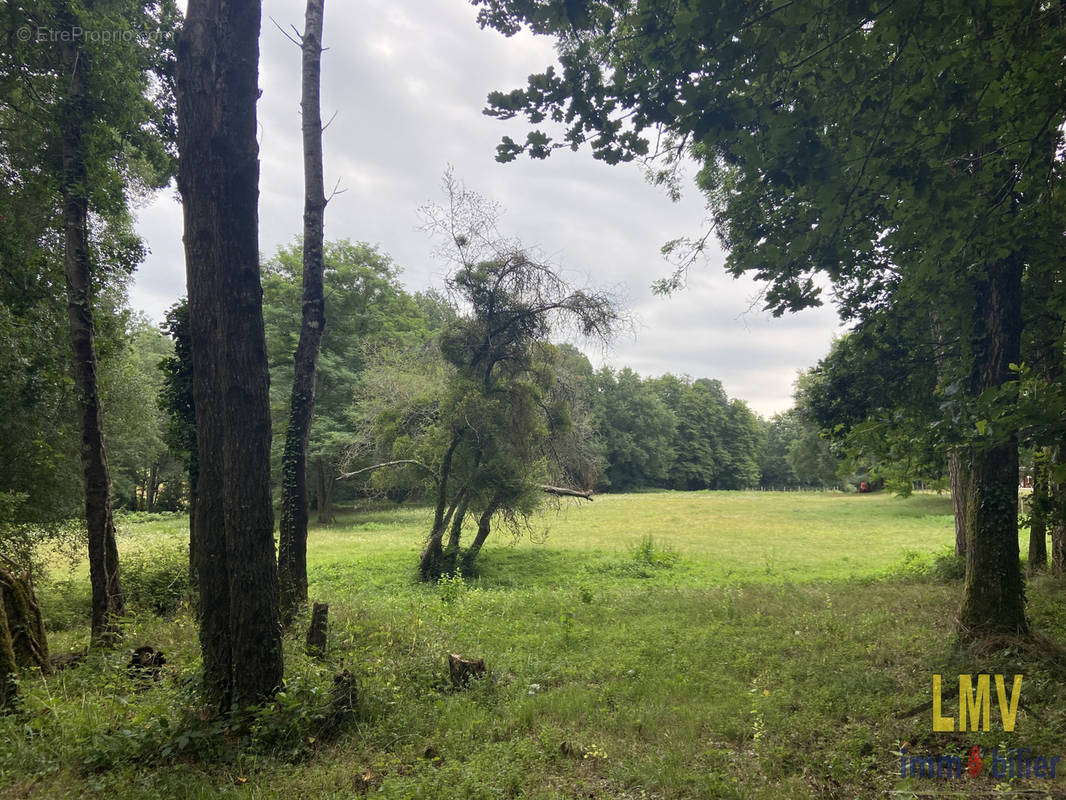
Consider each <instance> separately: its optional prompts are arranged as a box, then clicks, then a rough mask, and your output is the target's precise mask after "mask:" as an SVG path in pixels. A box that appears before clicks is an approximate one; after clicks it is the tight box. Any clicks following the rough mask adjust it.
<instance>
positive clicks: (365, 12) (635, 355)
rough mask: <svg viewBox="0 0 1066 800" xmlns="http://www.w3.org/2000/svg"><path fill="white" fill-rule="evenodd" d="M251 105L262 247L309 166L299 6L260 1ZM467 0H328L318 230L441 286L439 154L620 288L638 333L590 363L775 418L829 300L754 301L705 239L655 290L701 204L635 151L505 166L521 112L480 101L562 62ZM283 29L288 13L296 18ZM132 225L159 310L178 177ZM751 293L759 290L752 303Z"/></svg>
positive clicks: (178, 270)
mask: <svg viewBox="0 0 1066 800" xmlns="http://www.w3.org/2000/svg"><path fill="white" fill-rule="evenodd" d="M263 16H264V19H263V33H262V39H261V53H262V55H261V58H262V62H261V67H260V85H261V87H262V89H263V97H262V99H261V101H260V104H259V123H260V128H259V130H260V134H259V139H260V146H261V161H262V164H261V182H260V249H261V250H262V252H263V253H264V254H267V255H269V254H271V253H273V252H274V251H275V250H276V249H277V248H278V247H279V246H281V245H285V244H288V243H290V242H292V241H293V239H294V238H295V237H296V236H297V235H298V234H299V233H300V231H301V228H302V214H303V173H302V149H301V139H300V116H299V101H300V52H299V50H298V48H297V47H296V46H295V45H294V44H292V43H291V42H290V41H289V40H288V39H286V38H285V37H284V36H283V35H282V33H281V32H279V31H278V29H277V28H276V27H275V26H274V24H273V23H272V22H271V21H270V19H269V18H270V17H273V19H274V20H276V21H277V23H278V24H279V25H281V26H282V27H285V28H286V29H289V26H290V25H295V26H296V27H297V28H302V26H303V4H302V3H300V2H295V1H294V0H288V1H287V2H282V1H281V0H266V1H265V2H264V3H263ZM475 16H476V11H475V9H473V8H472V7H471V6H469V5H468V4H467V3H466V2H465V1H464V0H432V1H430V0H407V1H406V2H404V3H403V4H398V3H395V2H385V1H384V0H371V1H370V2H362V3H360V4H359V6H358V14H354V13H353V9H352V7H351V6H349V5H348V4H347V3H338V2H336V0H328V2H327V3H326V16H325V32H324V36H323V41H324V45H325V46H326V47H327V48H328V50H327V51H326V53H325V54H324V58H323V72H322V75H323V86H322V116H323V119H324V120H328V119H329V118H330V117H331V116H332V115H333V114H334V112H336V117H335V118H334V119H333V121H332V123H331V124H330V125H329V127H328V129H327V130H326V132H325V136H324V148H325V174H326V183H327V193H329V192H330V190H331V189H332V188H333V187H334V185H335V184H337V185H339V188H340V189H342V190H343V193H341V194H338V195H336V196H335V197H333V199H332V200H331V202H330V204H329V207H328V209H327V211H326V238H327V239H343V238H349V239H352V240H356V241H360V240H361V241H367V242H371V243H375V244H378V245H379V246H380V247H381V249H382V250H383V251H384V252H386V253H388V254H389V255H391V256H392V257H393V259H394V260H395V262H396V263H397V265H398V266H399V267H400V268H401V269H402V270H403V274H402V280H403V283H404V284H405V285H406V286H407V287H408V288H409V289H411V290H412V291H414V290H418V289H423V288H426V287H428V286H440V285H441V282H442V279H443V276H444V274H445V272H446V271H447V265H446V264H445V263H443V262H442V261H440V260H439V259H437V258H435V257H434V255H433V251H434V249H435V244H434V242H432V241H431V240H430V239H429V238H427V236H426V235H425V234H424V233H423V232H421V231H420V230H419V228H420V225H421V219H420V217H419V214H418V209H419V207H420V206H423V205H424V204H426V203H430V202H432V203H439V202H441V201H442V200H443V196H442V195H441V193H440V181H441V177H442V175H443V173H444V171H445V169H446V168H448V167H449V166H451V167H452V169H453V170H454V173H455V175H456V177H458V178H460V179H461V180H463V181H464V182H465V183H466V184H467V186H468V187H469V188H471V189H474V190H475V191H477V192H479V193H481V194H483V195H485V196H486V197H487V198H490V199H492V200H495V201H498V202H499V203H501V205H502V206H503V207H504V209H505V212H506V213H505V215H504V217H503V218H502V220H501V224H500V228H501V230H502V231H503V232H504V233H506V234H507V235H513V236H516V237H518V238H520V239H521V240H522V241H523V242H524V243H525V244H527V245H531V246H536V247H537V248H538V249H539V250H540V251H541V252H542V253H544V254H547V255H548V256H550V257H551V259H552V260H553V262H554V263H556V264H557V265H558V266H559V267H560V268H562V269H563V270H564V271H565V273H566V275H567V277H568V278H570V279H571V280H572V281H574V282H576V283H579V284H588V285H591V286H595V287H598V288H609V289H614V290H616V291H617V292H618V293H619V294H620V295H622V296H624V297H625V298H626V300H627V302H628V303H629V306H630V310H631V312H632V313H633V314H634V317H635V319H636V324H635V326H634V328H633V330H632V331H628V332H625V333H622V334H620V335H619V337H618V338H617V340H616V341H615V342H614V343H613V344H612V346H611V347H610V348H608V349H607V350H604V351H600V350H599V349H592V350H591V351H590V352H589V356H590V358H592V359H593V361H594V362H595V363H597V364H600V363H608V364H610V365H612V366H615V367H619V368H620V367H623V366H630V367H632V368H633V369H635V370H637V371H638V372H640V373H641V374H643V375H658V374H661V373H663V372H673V373H675V374H679V375H680V374H688V375H691V376H692V377H710V378H718V379H719V380H721V381H722V383H723V385H724V386H725V389H726V391H727V392H728V393H729V394H730V396H733V397H740V398H742V399H744V400H746V401H747V402H748V403H749V404H750V405H751V407H752V409H753V410H754V411H756V412H757V413H759V414H762V415H764V416H768V415H770V414H773V413H775V412H778V411H782V410H784V409H786V408H788V407H789V406H790V405H791V397H790V395H791V386H792V382H793V380H794V378H795V373H796V370H798V369H803V368H806V367H808V366H810V365H812V364H814V363H815V362H816V361H817V360H818V358H820V357H821V356H823V355H824V354H825V352H826V351H827V350H828V347H829V343H830V341H831V337H832V336H833V334H834V333H835V332H836V331H837V330H838V320H837V317H836V314H835V313H834V312H833V311H832V310H831V309H827V308H821V309H814V310H811V311H807V312H803V313H801V314H798V315H790V316H787V317H782V318H779V319H773V318H772V317H771V316H770V315H768V314H765V313H764V312H761V311H760V310H759V305H758V303H757V302H755V301H756V298H757V297H758V294H759V286H758V285H757V284H756V283H754V282H753V281H750V280H739V281H738V280H733V279H732V278H731V277H729V276H728V275H727V274H726V273H725V272H724V270H723V269H722V262H723V255H722V254H721V253H720V251H717V250H715V249H713V248H712V249H711V250H710V252H709V255H708V257H707V259H706V261H705V262H704V263H701V264H699V265H697V266H696V267H695V268H694V269H693V270H692V272H691V274H690V276H689V281H688V286H687V288H686V289H684V290H681V291H679V292H678V293H676V294H674V295H672V296H670V297H658V296H655V295H653V293H652V292H651V289H650V286H651V283H652V281H654V280H655V279H657V278H661V277H664V276H666V275H668V274H669V273H670V271H671V265H670V264H668V263H667V262H666V261H665V260H664V259H663V258H662V256H661V255H660V248H661V247H662V245H663V243H664V242H666V241H668V240H671V239H674V238H677V237H680V236H696V235H699V234H700V233H701V232H702V231H703V230H704V229H705V226H706V220H705V217H706V214H705V211H704V208H703V205H702V203H701V201H700V198H699V196H698V193H697V192H696V191H695V189H694V188H693V187H691V185H689V186H688V187H686V188H687V191H686V193H685V197H684V198H683V199H682V201H681V202H680V203H672V202H671V201H670V200H669V198H668V197H667V196H666V195H665V193H664V192H663V191H662V190H661V189H657V188H655V187H652V186H649V185H648V184H647V183H646V182H645V180H644V176H643V173H642V171H641V169H640V167H639V166H637V165H620V166H616V167H608V166H606V165H604V164H602V163H600V162H597V161H595V160H594V159H593V158H592V157H591V156H590V155H589V153H588V152H587V151H583V152H578V153H572V152H570V151H560V152H557V153H556V154H554V155H553V156H552V157H551V158H549V159H548V160H546V161H543V162H531V161H529V160H525V161H521V162H516V163H513V164H506V165H503V164H497V163H496V162H495V160H494V156H495V147H496V144H497V143H498V142H499V140H500V138H501V137H502V136H503V135H511V136H512V137H514V138H516V139H519V140H521V139H524V137H525V130H526V127H525V126H524V125H523V124H522V123H521V122H520V121H512V122H507V123H504V122H500V121H498V120H495V119H492V118H490V117H486V116H484V115H483V114H482V113H481V112H482V109H483V108H484V106H485V97H486V95H487V94H488V92H489V91H491V90H493V89H502V90H509V89H512V88H516V87H518V86H521V85H524V83H525V79H526V76H528V75H529V74H530V73H533V72H539V71H541V70H542V69H543V68H544V67H545V66H546V65H547V64H548V63H550V62H551V61H552V60H553V54H552V50H551V46H550V43H549V42H548V41H547V40H539V39H534V38H533V37H531V36H526V35H519V36H516V37H512V38H510V39H508V38H505V37H503V36H501V35H499V34H497V33H495V32H494V31H482V30H480V29H479V28H478V26H477V24H476V23H475V21H474V20H475ZM290 32H291V29H290ZM138 216H139V224H138V230H139V231H140V232H141V234H142V235H143V236H144V237H145V239H146V241H147V243H148V245H149V247H150V249H151V255H150V256H149V258H148V259H147V261H146V263H145V264H144V265H143V266H142V267H141V269H140V271H139V272H138V274H137V277H136V282H135V284H134V286H133V288H132V290H131V302H132V303H133V305H134V307H135V308H140V309H143V310H145V311H146V312H148V313H149V314H150V315H151V316H152V317H154V318H156V319H160V318H161V316H162V313H163V311H164V310H165V309H166V308H167V307H168V306H170V305H171V304H172V303H173V302H174V301H175V300H176V299H177V298H178V297H180V296H181V295H183V294H184V291H185V267H184V256H183V253H182V249H181V211H180V207H179V206H178V204H177V202H176V200H175V197H174V192H173V191H172V190H171V191H168V192H164V193H162V194H160V195H159V196H158V197H156V198H155V199H154V201H153V202H152V203H151V204H149V205H147V206H146V207H145V208H143V209H141V211H140V213H139V215H138ZM753 302H755V305H754V307H753Z"/></svg>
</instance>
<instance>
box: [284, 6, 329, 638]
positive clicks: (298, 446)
mask: <svg viewBox="0 0 1066 800" xmlns="http://www.w3.org/2000/svg"><path fill="white" fill-rule="evenodd" d="M324 2H325V0H307V13H306V17H305V23H304V32H303V37H302V39H301V49H302V51H303V97H302V99H301V101H300V109H301V112H302V114H303V149H304V235H303V320H302V324H301V325H300V341H299V343H298V344H297V346H296V354H295V356H294V359H295V367H294V370H293V380H292V399H291V401H290V403H289V429H288V432H287V433H286V435H285V449H284V450H283V452H282V455H281V533H280V541H279V545H278V579H279V584H280V588H281V614H282V618H283V619H285V620H290V619H291V618H292V616H293V614H294V613H295V611H296V609H297V608H298V607H299V606H300V605H302V604H304V603H306V602H307V445H308V442H309V441H310V437H311V420H312V418H313V416H314V412H315V377H316V374H317V371H318V352H319V348H320V345H321V342H322V332H323V331H324V330H325V327H326V305H325V297H324V291H323V285H322V281H323V272H324V270H325V264H324V260H323V254H322V238H323V231H322V228H323V218H324V215H325V211H326V195H325V190H324V188H323V179H322V115H321V111H320V103H319V84H320V75H321V68H322V13H323V5H324Z"/></svg>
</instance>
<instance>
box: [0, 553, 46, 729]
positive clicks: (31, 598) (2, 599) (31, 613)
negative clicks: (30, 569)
mask: <svg viewBox="0 0 1066 800" xmlns="http://www.w3.org/2000/svg"><path fill="white" fill-rule="evenodd" d="M4 561H5V562H7V564H8V566H9V567H10V569H8V568H6V567H4V566H0V711H4V710H8V709H10V708H12V707H13V706H14V704H15V701H16V699H17V697H18V681H17V676H18V670H19V668H20V667H38V668H39V669H40V670H41V671H42V672H49V671H50V669H51V665H50V664H49V661H48V640H47V638H46V637H45V631H44V623H43V622H42V620H41V609H40V606H38V604H37V598H36V596H35V595H34V593H33V583H32V582H31V580H30V578H29V575H28V574H26V573H22V574H20V572H19V570H17V569H15V568H14V567H15V565H14V564H12V563H11V562H10V561H8V560H7V559H4Z"/></svg>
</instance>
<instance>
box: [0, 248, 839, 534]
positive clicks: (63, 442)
mask: <svg viewBox="0 0 1066 800" xmlns="http://www.w3.org/2000/svg"><path fill="white" fill-rule="evenodd" d="M299 253H300V249H299V245H298V244H294V245H292V246H289V247H285V248H282V249H280V250H279V251H278V252H277V253H276V254H275V255H274V256H273V257H271V258H270V259H268V260H267V261H266V262H265V263H264V265H263V276H264V277H263V292H264V318H265V323H266V335H267V352H268V357H269V362H270V368H271V409H272V415H273V417H274V420H275V424H276V426H277V427H279V428H280V426H281V424H282V422H283V420H284V419H285V418H286V417H287V414H288V401H289V398H288V396H287V394H288V387H289V386H290V385H291V380H292V353H293V350H294V348H295V340H296V336H297V334H298V330H299V319H300V269H299V267H300V261H299ZM325 280H326V286H327V301H326V302H327V313H328V314H329V319H330V324H329V327H328V328H327V329H326V332H325V334H324V336H323V344H322V354H321V356H320V359H319V375H318V385H317V402H316V413H315V419H314V424H313V426H312V434H311V443H310V448H309V460H308V474H309V493H310V499H311V503H312V507H313V508H314V509H315V510H316V512H317V516H318V520H319V521H320V522H329V521H331V520H332V518H333V514H334V504H335V502H341V503H351V502H353V501H354V500H355V499H356V498H359V497H362V496H365V495H366V494H367V493H368V492H369V493H383V494H387V495H388V496H389V497H391V498H393V499H396V500H402V499H405V498H408V497H411V496H412V493H414V494H415V495H421V494H422V491H423V488H424V487H422V485H421V483H420V482H419V481H418V480H414V481H412V480H410V479H399V478H393V479H392V480H386V479H384V478H382V477H377V478H374V477H373V476H369V475H368V476H366V477H365V478H361V479H359V480H351V479H349V480H339V478H340V476H341V474H342V473H344V472H345V471H350V470H351V469H354V468H356V467H358V466H360V465H366V464H368V463H370V461H371V460H372V456H375V457H376V456H386V455H390V454H393V453H399V452H401V451H402V450H403V448H404V447H405V446H407V444H406V443H408V442H409V435H410V432H409V431H407V432H404V431H401V430H399V429H398V428H397V427H396V426H397V425H399V424H400V422H399V421H398V420H397V419H396V416H397V413H398V409H399V408H400V407H401V406H402V405H403V404H404V403H408V404H409V405H410V408H409V410H410V409H414V408H415V407H419V408H420V409H421V410H420V411H419V412H418V413H422V414H425V415H430V416H432V415H433V414H435V413H437V411H438V408H439V403H440V402H441V397H440V396H439V395H438V394H435V391H436V388H435V387H439V386H440V385H442V384H443V380H444V376H445V375H446V373H447V372H448V370H449V365H448V363H447V361H446V359H445V358H444V356H443V355H442V353H441V350H440V337H441V334H442V333H443V332H444V330H445V329H446V327H447V326H448V324H449V322H450V321H452V320H454V319H455V318H456V315H457V314H458V311H457V308H456V306H455V304H454V303H452V302H451V301H450V300H449V299H448V298H447V297H446V296H445V295H443V294H440V293H436V292H433V291H427V292H419V293H410V292H408V291H406V290H405V289H404V288H403V287H402V285H401V284H400V282H399V269H398V268H397V267H396V266H395V265H394V264H393V263H392V261H391V259H389V257H388V256H387V255H385V254H383V253H381V252H380V251H379V250H377V249H376V248H373V247H371V246H369V245H366V244H362V243H351V242H347V241H342V242H332V243H329V244H328V245H327V247H326V275H325ZM31 299H32V298H31V297H27V296H24V295H20V296H19V297H18V298H17V299H9V298H5V303H4V304H3V305H2V306H0V310H2V311H3V313H5V314H7V319H8V323H7V328H8V330H9V332H10V334H11V335H9V336H6V337H4V343H5V346H6V347H7V348H8V349H10V350H12V352H13V353H14V352H16V351H19V352H21V353H23V355H20V356H18V357H15V356H12V357H11V358H4V359H3V360H2V362H0V369H2V370H3V375H4V380H3V382H2V384H0V385H2V386H3V387H4V393H3V396H2V399H3V402H4V404H5V409H7V413H5V414H4V415H3V420H4V425H5V436H4V437H3V448H4V450H3V465H4V467H5V469H4V470H3V475H4V479H5V485H4V487H3V493H4V495H3V496H4V498H5V499H4V505H3V509H2V513H3V522H4V524H5V526H6V531H7V532H6V533H5V540H7V541H11V540H13V539H14V538H15V532H14V530H15V526H18V525H22V530H23V531H24V532H25V531H27V530H28V529H29V528H32V527H34V526H40V525H43V524H44V523H46V522H50V523H54V524H57V525H58V524H59V523H61V522H63V521H66V520H69V519H71V518H75V517H76V516H77V499H78V498H77V493H76V492H72V491H71V487H70V482H71V481H74V483H75V486H76V483H77V463H76V458H77V453H76V441H77V430H76V427H75V426H74V425H73V422H72V417H71V415H70V413H69V411H68V410H66V407H65V406H64V397H69V392H70V385H69V378H67V376H66V374H65V354H64V353H63V352H62V348H61V347H58V346H57V348H56V350H55V352H52V351H51V350H49V349H47V348H42V347H40V341H41V340H40V339H37V338H34V337H33V336H32V328H31V327H30V326H29V324H28V323H23V324H21V325H16V323H15V322H14V320H13V318H12V315H13V311H12V308H14V307H15V306H16V305H18V306H19V308H21V309H25V308H26V307H27V304H28V303H29V302H30V300H31ZM108 299H109V302H110V303H111V304H112V305H111V306H110V307H109V310H108V312H107V314H101V315H100V316H101V319H102V323H103V324H102V325H101V330H102V331H103V334H102V335H101V337H100V341H101V345H100V350H101V368H100V372H101V375H100V385H101V393H102V398H103V405H104V407H105V408H106V410H107V415H106V417H105V426H106V427H105V436H106V440H107V442H108V445H109V453H110V460H111V471H112V476H113V477H112V484H113V494H114V502H115V505H116V507H117V508H121V509H125V510H129V511H148V512H152V511H179V510H187V508H188V501H189V486H188V478H187V472H186V470H187V467H188V465H189V456H190V453H189V451H190V449H191V441H192V440H191V437H190V434H189V433H187V432H183V427H182V426H183V419H184V417H183V415H186V416H187V415H188V413H189V409H188V408H187V407H186V406H187V405H188V403H189V400H188V397H187V392H186V393H185V394H183V393H182V392H181V391H179V390H176V389H175V388H174V386H173V384H174V377H173V376H174V374H175V371H176V372H177V373H179V374H180V372H181V366H180V363H179V362H177V361H176V358H175V355H174V342H173V340H172V337H171V336H168V335H167V332H166V331H165V330H163V329H162V328H160V327H159V326H157V325H155V324H154V323H152V322H151V321H150V320H148V319H147V318H145V317H144V316H141V315H137V314H134V313H132V312H130V311H129V310H127V309H126V308H125V304H126V303H125V300H124V294H123V292H122V286H121V284H115V285H114V286H113V287H112V291H111V294H110V295H108ZM39 302H40V303H43V301H39ZM39 307H40V308H41V312H40V313H45V308H46V306H44V305H41V306H39ZM21 313H22V314H23V315H26V314H28V312H27V311H25V310H23V311H22V312H21ZM35 313H36V312H35ZM53 313H58V307H57V308H55V311H54V312H53ZM182 313H183V305H179V306H178V307H176V308H175V309H174V310H172V311H171V312H170V313H169V314H168V322H167V325H166V328H167V329H168V330H169V331H171V332H172V333H174V335H176V336H180V335H181V325H180V324H179V322H178V320H180V319H181V315H182ZM24 318H25V316H24ZM19 348H21V350H19ZM555 353H556V355H555V356H554V358H555V359H556V365H555V369H556V371H557V372H558V374H559V375H560V376H565V381H566V385H567V387H568V388H567V392H568V393H567V395H566V403H567V404H568V413H569V414H570V416H571V418H572V421H573V423H574V424H575V425H576V426H577V427H578V428H579V429H580V435H579V436H577V437H576V440H580V444H571V450H575V449H579V450H580V453H576V451H575V452H571V453H570V454H569V455H567V456H565V457H563V458H562V459H561V463H565V465H566V474H565V475H558V476H555V478H556V479H558V480H561V481H564V482H566V483H568V484H571V485H573V486H576V487H579V488H581V489H584V490H595V491H618V492H621V491H635V490H636V491H639V490H645V489H676V490H693V489H750V488H755V487H759V486H762V487H765V488H779V489H780V488H798V487H801V486H802V487H819V486H834V485H837V483H838V482H839V479H838V478H837V476H836V469H837V465H838V463H839V462H838V460H837V459H836V458H835V457H833V456H832V455H831V454H830V453H829V452H828V448H827V444H826V442H825V440H824V439H823V438H821V437H820V436H819V435H818V431H817V427H816V426H815V425H814V424H812V423H810V422H807V421H805V420H804V419H803V418H801V416H800V415H799V414H798V413H797V412H796V411H789V412H786V413H783V414H779V415H775V416H774V417H773V418H772V419H770V420H763V419H760V418H758V417H757V416H756V415H755V414H754V413H753V412H752V411H751V410H750V409H749V408H748V406H747V405H746V404H745V403H744V401H743V400H740V399H737V398H730V397H728V395H727V394H726V391H725V389H724V388H723V386H722V384H721V383H720V382H719V381H717V380H713V379H708V378H698V379H691V378H689V377H687V376H681V377H678V376H674V375H671V374H664V375H661V376H658V377H642V376H640V375H638V374H637V373H635V372H634V371H633V370H631V369H629V368H628V367H626V368H622V369H618V370H616V369H613V368H610V367H603V368H600V369H598V370H597V369H595V368H594V367H593V366H592V364H591V362H590V361H589V359H588V358H587V357H586V356H585V355H584V354H583V353H581V352H580V350H578V349H577V348H575V347H574V346H572V345H568V344H562V345H558V346H556V347H555ZM48 359H51V361H50V363H51V365H52V366H51V367H47V366H46V362H47V361H48ZM179 384H180V380H179ZM183 404H184V405H183ZM435 404H437V406H438V407H436V408H435V407H434V405H435ZM411 413H412V414H413V413H415V412H414V411H413V410H412V411H411ZM407 423H408V424H410V420H407ZM576 440H575V441H576ZM281 446H282V440H281V438H280V437H275V438H274V469H273V473H274V476H275V486H276V485H277V476H278V475H279V473H280V457H281ZM556 446H557V447H562V446H563V443H562V442H559V443H556ZM546 479H547V476H546ZM70 495H72V496H70ZM68 496H70V497H69V499H67V500H63V499H62V498H66V497H68Z"/></svg>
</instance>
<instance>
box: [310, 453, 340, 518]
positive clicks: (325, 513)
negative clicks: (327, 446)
mask: <svg viewBox="0 0 1066 800" xmlns="http://www.w3.org/2000/svg"><path fill="white" fill-rule="evenodd" d="M315 478H316V480H315V505H317V506H318V521H319V522H320V523H321V524H323V525H332V524H333V489H334V487H335V486H336V484H337V478H336V476H335V475H334V474H333V472H332V470H329V469H327V467H326V462H325V459H322V458H319V459H318V460H317V461H316V470H315Z"/></svg>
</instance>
